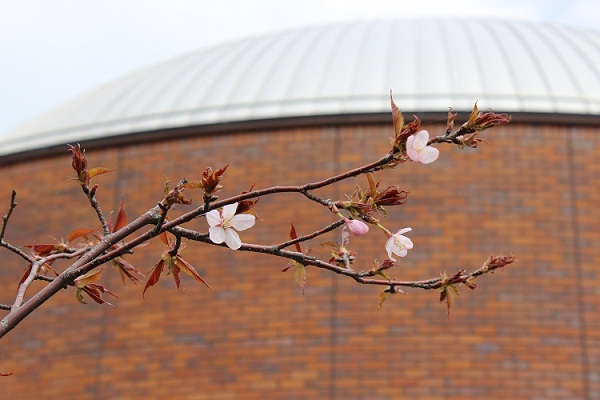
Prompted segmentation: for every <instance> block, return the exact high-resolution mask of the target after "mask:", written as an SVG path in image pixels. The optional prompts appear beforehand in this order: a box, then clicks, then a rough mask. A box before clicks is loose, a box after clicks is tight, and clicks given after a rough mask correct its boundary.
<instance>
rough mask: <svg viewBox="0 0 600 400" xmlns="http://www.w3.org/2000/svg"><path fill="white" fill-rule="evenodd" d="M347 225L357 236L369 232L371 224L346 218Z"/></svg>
mask: <svg viewBox="0 0 600 400" xmlns="http://www.w3.org/2000/svg"><path fill="white" fill-rule="evenodd" d="M346 225H347V226H348V229H350V232H352V234H353V235H355V236H362V235H364V234H366V233H367V232H369V226H368V225H367V224H365V223H364V222H362V221H359V220H357V219H346Z"/></svg>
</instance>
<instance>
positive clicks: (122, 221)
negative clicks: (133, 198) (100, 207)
mask: <svg viewBox="0 0 600 400" xmlns="http://www.w3.org/2000/svg"><path fill="white" fill-rule="evenodd" d="M125 225H127V215H126V214H125V207H124V204H123V198H121V207H120V208H119V214H118V215H117V220H116V221H115V226H114V227H113V229H112V231H113V232H116V231H118V230H119V229H121V228H122V227H124V226H125Z"/></svg>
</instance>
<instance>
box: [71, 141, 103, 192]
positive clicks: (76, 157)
mask: <svg viewBox="0 0 600 400" xmlns="http://www.w3.org/2000/svg"><path fill="white" fill-rule="evenodd" d="M69 151H70V152H71V155H72V162H71V166H72V167H73V169H74V170H75V172H76V173H77V178H75V179H76V180H77V181H79V183H80V184H81V187H83V188H84V190H87V188H88V187H89V185H90V179H92V178H93V177H94V176H96V175H102V174H105V173H107V172H110V171H112V170H111V169H108V168H103V167H96V168H90V169H89V170H88V166H87V159H86V158H85V150H82V149H81V146H80V145H79V144H77V146H72V145H69ZM93 191H95V189H93Z"/></svg>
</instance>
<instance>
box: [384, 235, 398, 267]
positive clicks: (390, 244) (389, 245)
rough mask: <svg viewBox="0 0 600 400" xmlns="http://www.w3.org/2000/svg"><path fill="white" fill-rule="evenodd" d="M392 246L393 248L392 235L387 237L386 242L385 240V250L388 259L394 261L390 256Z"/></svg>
mask: <svg viewBox="0 0 600 400" xmlns="http://www.w3.org/2000/svg"><path fill="white" fill-rule="evenodd" d="M393 248H394V237H393V236H392V237H391V238H389V239H388V240H387V242H385V251H386V252H387V253H388V258H389V259H390V260H392V261H396V259H395V258H394V257H392V253H393Z"/></svg>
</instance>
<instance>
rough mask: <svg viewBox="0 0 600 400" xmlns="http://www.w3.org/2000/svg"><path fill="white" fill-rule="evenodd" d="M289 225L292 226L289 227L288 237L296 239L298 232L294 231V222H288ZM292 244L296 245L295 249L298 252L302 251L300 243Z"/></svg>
mask: <svg viewBox="0 0 600 400" xmlns="http://www.w3.org/2000/svg"><path fill="white" fill-rule="evenodd" d="M290 225H291V226H292V229H290V239H292V240H293V239H298V234H297V233H296V228H294V224H292V223H290ZM294 245H295V246H296V251H298V253H302V248H301V247H300V243H294Z"/></svg>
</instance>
